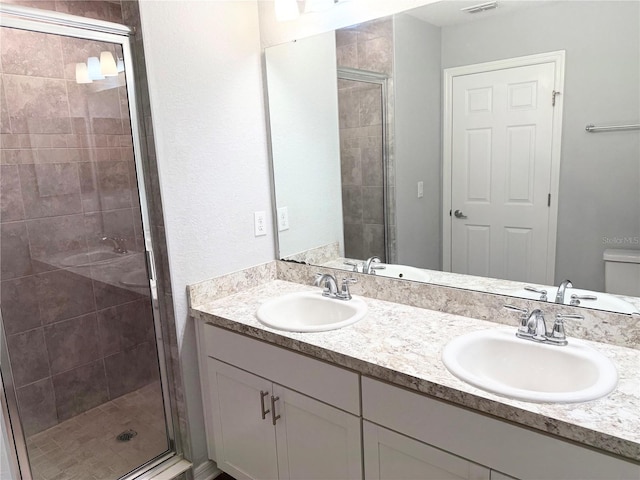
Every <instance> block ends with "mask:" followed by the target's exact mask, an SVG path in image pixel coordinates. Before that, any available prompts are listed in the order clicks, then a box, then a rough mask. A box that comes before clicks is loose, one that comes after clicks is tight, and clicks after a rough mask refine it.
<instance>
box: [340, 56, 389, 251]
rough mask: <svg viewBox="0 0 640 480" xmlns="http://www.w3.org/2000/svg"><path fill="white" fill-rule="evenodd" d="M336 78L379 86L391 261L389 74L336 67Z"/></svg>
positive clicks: (386, 229)
mask: <svg viewBox="0 0 640 480" xmlns="http://www.w3.org/2000/svg"><path fill="white" fill-rule="evenodd" d="M337 71H338V79H340V80H350V81H352V82H362V83H371V84H374V85H379V86H380V103H381V104H382V113H381V116H382V122H381V123H382V125H381V126H382V149H381V150H382V210H383V212H384V229H383V232H384V254H385V257H386V260H385V261H386V262H387V263H392V262H391V260H392V255H391V254H392V252H391V246H390V244H389V228H390V227H389V205H390V202H389V198H388V195H389V185H388V179H389V172H388V169H389V145H388V141H387V140H388V138H389V122H388V121H387V120H388V119H387V116H388V109H389V105H388V102H389V96H388V81H389V76H388V75H385V74H383V73H378V72H371V71H369V70H360V69H358V68H349V67H338V68H337Z"/></svg>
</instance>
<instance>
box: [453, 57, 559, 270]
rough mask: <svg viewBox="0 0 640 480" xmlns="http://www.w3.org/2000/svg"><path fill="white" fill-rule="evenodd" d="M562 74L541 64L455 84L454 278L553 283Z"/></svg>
mask: <svg viewBox="0 0 640 480" xmlns="http://www.w3.org/2000/svg"><path fill="white" fill-rule="evenodd" d="M556 68H557V67H556V65H555V63H554V62H549V63H537V64H533V65H525V66H517V67H511V68H502V69H495V67H494V68H491V69H490V70H489V71H485V72H479V73H473V74H467V75H457V76H454V77H453V79H452V97H451V104H450V105H451V112H450V113H451V117H450V118H451V119H452V123H451V139H450V141H451V184H450V191H449V192H448V194H449V195H450V198H451V215H450V217H449V218H450V221H451V242H450V252H451V262H450V265H451V271H452V272H455V273H465V274H470V275H478V276H484V277H492V278H502V279H508V280H517V281H522V282H532V283H553V273H554V272H553V270H554V265H555V224H556V213H555V212H556V211H557V209H556V208H554V209H552V208H551V199H553V201H554V202H555V200H556V199H557V192H554V191H553V185H552V183H553V182H552V177H553V169H552V167H553V162H554V161H556V162H557V159H555V158H554V156H553V142H554V135H559V129H557V130H554V108H555V95H554V91H555V90H554V89H555V81H554V80H555V77H556ZM556 127H558V125H556ZM445 188H446V186H445ZM445 195H447V193H446V192H445Z"/></svg>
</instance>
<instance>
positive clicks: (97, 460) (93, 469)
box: [27, 382, 167, 480]
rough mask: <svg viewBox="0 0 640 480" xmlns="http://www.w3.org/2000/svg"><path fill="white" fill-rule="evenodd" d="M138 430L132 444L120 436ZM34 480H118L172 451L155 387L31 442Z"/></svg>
mask: <svg viewBox="0 0 640 480" xmlns="http://www.w3.org/2000/svg"><path fill="white" fill-rule="evenodd" d="M126 430H134V431H135V432H137V435H136V436H134V437H133V438H132V439H131V440H129V441H125V442H123V441H119V440H117V438H116V437H117V436H118V435H119V434H120V433H122V432H124V431H126ZM27 446H28V449H29V458H30V463H31V469H32V473H33V478H34V480H102V479H110V480H114V479H117V478H119V477H121V476H123V475H125V474H126V473H128V472H129V471H131V470H133V469H134V468H136V467H138V466H140V465H142V464H143V463H145V462H147V461H148V460H150V459H152V458H154V457H156V456H157V455H159V454H161V453H163V452H165V451H166V450H167V435H166V431H165V421H164V407H163V404H162V395H161V391H160V383H159V382H154V383H151V384H149V385H146V386H144V387H142V388H140V389H138V390H136V391H133V392H131V393H128V394H126V395H123V396H122V397H119V398H116V399H114V400H111V401H109V402H107V403H104V404H102V405H100V406H98V407H95V408H93V409H91V410H89V411H87V412H85V413H83V414H81V415H78V416H76V417H73V418H71V419H69V420H66V421H64V422H62V423H60V424H58V425H56V426H55V427H52V428H49V429H48V430H45V431H43V432H40V433H38V434H36V435H33V436H31V437H29V438H27Z"/></svg>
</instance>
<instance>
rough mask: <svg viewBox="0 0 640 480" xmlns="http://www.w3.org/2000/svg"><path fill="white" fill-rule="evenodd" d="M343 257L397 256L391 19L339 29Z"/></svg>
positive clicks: (388, 260)
mask: <svg viewBox="0 0 640 480" xmlns="http://www.w3.org/2000/svg"><path fill="white" fill-rule="evenodd" d="M335 39H336V63H337V65H336V66H337V77H338V79H337V80H338V113H339V128H340V165H341V184H342V217H343V230H344V249H345V257H348V258H355V259H366V258H369V257H373V256H377V257H379V258H380V259H381V260H382V261H383V262H385V263H395V262H396V261H397V252H396V191H395V154H394V122H393V119H394V95H393V85H394V77H393V75H394V65H393V21H392V19H391V18H390V17H387V18H382V19H379V20H373V21H370V22H365V23H362V24H359V25H353V26H350V27H345V28H341V29H338V30H336V33H335Z"/></svg>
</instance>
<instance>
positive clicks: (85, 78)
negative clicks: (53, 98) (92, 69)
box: [76, 63, 93, 83]
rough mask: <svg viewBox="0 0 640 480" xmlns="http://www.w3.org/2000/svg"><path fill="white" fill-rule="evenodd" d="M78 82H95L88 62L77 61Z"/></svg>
mask: <svg viewBox="0 0 640 480" xmlns="http://www.w3.org/2000/svg"><path fill="white" fill-rule="evenodd" d="M76 83H93V80H91V79H90V78H89V70H88V69H87V64H86V63H76Z"/></svg>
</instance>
